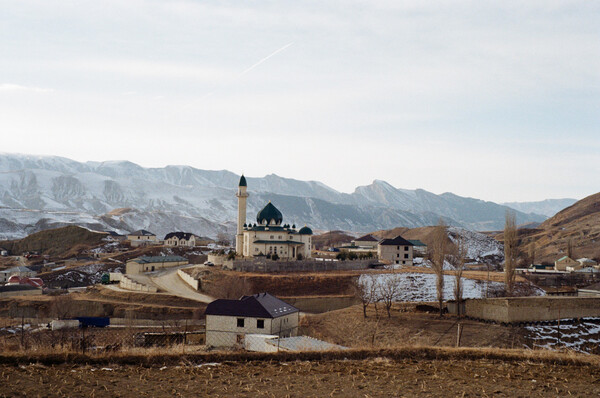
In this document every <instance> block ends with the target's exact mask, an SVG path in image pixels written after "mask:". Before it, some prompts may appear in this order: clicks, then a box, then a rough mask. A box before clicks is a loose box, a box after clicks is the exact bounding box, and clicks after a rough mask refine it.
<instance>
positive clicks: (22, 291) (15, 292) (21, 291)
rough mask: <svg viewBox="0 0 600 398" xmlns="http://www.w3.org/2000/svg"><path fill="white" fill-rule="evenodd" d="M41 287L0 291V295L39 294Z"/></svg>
mask: <svg viewBox="0 0 600 398" xmlns="http://www.w3.org/2000/svg"><path fill="white" fill-rule="evenodd" d="M41 294H42V289H41V288H40V289H31V290H19V291H14V292H0V297H15V296H41Z"/></svg>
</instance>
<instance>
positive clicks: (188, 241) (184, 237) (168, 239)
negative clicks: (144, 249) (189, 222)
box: [164, 232, 198, 247]
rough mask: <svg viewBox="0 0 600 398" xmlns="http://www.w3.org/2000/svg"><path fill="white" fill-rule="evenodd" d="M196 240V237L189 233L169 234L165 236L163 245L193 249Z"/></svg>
mask: <svg viewBox="0 0 600 398" xmlns="http://www.w3.org/2000/svg"><path fill="white" fill-rule="evenodd" d="M196 238H197V236H196V235H194V234H192V233H190V232H169V233H168V234H166V235H165V239H164V245H165V246H184V247H194V246H197V245H198V244H197V242H196Z"/></svg>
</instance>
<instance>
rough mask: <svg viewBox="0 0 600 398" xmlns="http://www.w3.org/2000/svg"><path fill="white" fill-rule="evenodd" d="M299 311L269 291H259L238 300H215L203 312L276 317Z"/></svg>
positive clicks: (206, 313) (251, 316) (207, 313)
mask: <svg viewBox="0 0 600 398" xmlns="http://www.w3.org/2000/svg"><path fill="white" fill-rule="evenodd" d="M299 311H300V310H299V309H298V308H296V307H294V306H293V305H291V304H288V303H286V302H285V301H282V300H280V299H278V298H277V297H275V296H272V295H270V294H269V293H259V294H254V295H252V296H243V297H242V298H240V299H239V300H226V299H219V300H215V301H213V302H212V303H210V304H209V305H208V306H207V307H206V311H205V312H204V314H205V315H224V316H242V317H250V318H278V317H280V316H284V315H288V314H292V313H294V312H299Z"/></svg>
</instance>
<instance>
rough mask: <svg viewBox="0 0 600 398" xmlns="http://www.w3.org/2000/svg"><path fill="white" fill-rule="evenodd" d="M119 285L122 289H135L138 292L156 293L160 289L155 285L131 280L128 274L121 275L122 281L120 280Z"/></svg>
mask: <svg viewBox="0 0 600 398" xmlns="http://www.w3.org/2000/svg"><path fill="white" fill-rule="evenodd" d="M119 287H120V288H121V289H126V290H133V291H136V292H144V293H156V292H157V291H158V289H157V288H156V287H155V286H148V285H144V284H141V283H138V282H136V281H134V280H131V279H129V278H128V277H127V275H123V276H122V277H121V282H119Z"/></svg>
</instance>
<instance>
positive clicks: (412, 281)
mask: <svg viewBox="0 0 600 398" xmlns="http://www.w3.org/2000/svg"><path fill="white" fill-rule="evenodd" d="M371 275H374V276H375V278H376V279H375V281H376V282H375V283H382V282H383V281H385V280H386V279H388V278H398V283H399V284H400V294H399V296H398V298H397V300H396V301H419V302H422V301H436V300H437V290H436V287H435V275H434V274H419V273H400V274H371ZM360 278H361V282H362V280H363V279H366V282H365V283H367V284H368V283H370V278H369V275H368V274H365V275H362V276H361V277H360ZM454 282H455V278H454V276H452V275H444V300H451V299H454ZM462 282H463V298H482V297H485V295H486V290H487V281H477V280H473V279H467V278H462ZM503 285H504V284H503V283H500V282H489V288H490V291H492V290H498V289H500V288H502V286H503Z"/></svg>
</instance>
